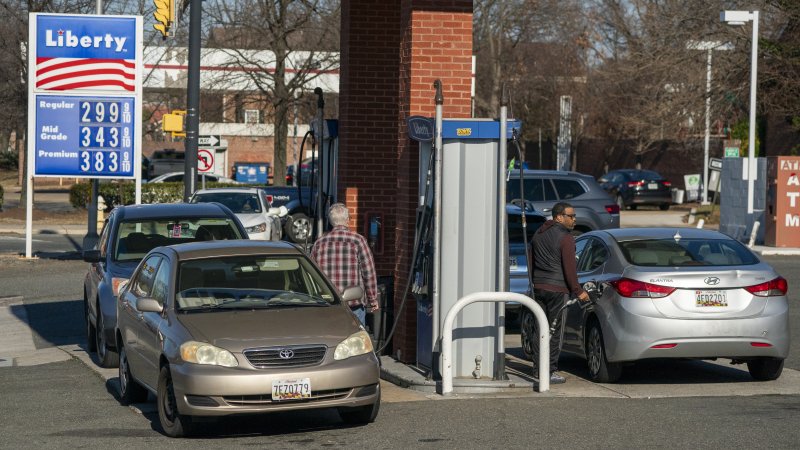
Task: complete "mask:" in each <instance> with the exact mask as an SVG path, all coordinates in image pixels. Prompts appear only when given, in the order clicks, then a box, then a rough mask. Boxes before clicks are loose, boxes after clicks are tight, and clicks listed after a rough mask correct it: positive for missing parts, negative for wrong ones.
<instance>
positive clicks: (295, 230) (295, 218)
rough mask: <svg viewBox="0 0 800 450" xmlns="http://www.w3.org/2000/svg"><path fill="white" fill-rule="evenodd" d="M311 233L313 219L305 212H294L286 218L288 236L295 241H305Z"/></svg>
mask: <svg viewBox="0 0 800 450" xmlns="http://www.w3.org/2000/svg"><path fill="white" fill-rule="evenodd" d="M310 235H311V219H309V218H308V216H307V215H305V214H303V213H296V214H292V215H291V216H289V217H288V218H287V219H286V236H287V237H288V238H289V239H290V240H291V241H292V242H295V243H298V244H300V243H303V242H305V241H306V239H308V237H309V236H310Z"/></svg>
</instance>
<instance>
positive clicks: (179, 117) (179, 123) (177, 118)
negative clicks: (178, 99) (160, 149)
mask: <svg viewBox="0 0 800 450" xmlns="http://www.w3.org/2000/svg"><path fill="white" fill-rule="evenodd" d="M185 116H186V111H185V110H178V109H176V110H173V111H172V113H171V114H164V115H163V116H162V117H161V129H162V130H163V131H164V132H165V133H166V132H169V133H172V137H186V131H185V130H184V126H183V119H184V117H185Z"/></svg>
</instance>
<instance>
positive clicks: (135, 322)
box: [120, 254, 162, 387]
mask: <svg viewBox="0 0 800 450" xmlns="http://www.w3.org/2000/svg"><path fill="white" fill-rule="evenodd" d="M161 259H162V258H161V256H160V255H158V254H155V255H152V256H150V257H148V258H147V259H146V260H145V261H144V262H142V264H141V265H140V266H139V269H138V270H137V271H136V274H135V275H134V277H133V278H132V279H131V282H130V287H129V288H128V289H127V292H126V294H125V299H124V304H123V305H122V309H123V310H124V311H125V312H126V313H127V317H126V319H125V324H124V330H120V331H121V332H123V333H124V335H123V339H124V342H125V344H126V345H127V346H128V348H127V350H128V364H129V365H130V367H131V372H133V375H134V376H135V377H136V378H137V379H139V380H141V381H144V382H146V383H148V384H149V382H148V381H147V375H148V373H149V371H150V370H152V369H151V368H150V365H151V363H150V362H148V361H146V357H147V354H146V351H145V348H146V347H147V344H146V343H145V340H147V339H148V336H147V327H146V325H145V317H144V316H145V313H142V312H141V311H139V310H138V309H136V300H138V299H140V298H147V297H150V296H151V294H152V290H153V282H154V281H155V277H156V271H157V270H158V265H159V263H160V262H161ZM147 314H152V313H147ZM149 385H150V387H153V386H155V385H154V384H149Z"/></svg>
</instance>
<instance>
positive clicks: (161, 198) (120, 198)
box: [69, 181, 241, 211]
mask: <svg viewBox="0 0 800 450" xmlns="http://www.w3.org/2000/svg"><path fill="white" fill-rule="evenodd" d="M206 187H207V188H215V187H241V185H234V184H230V183H206ZM91 192H92V183H78V184H73V185H72V188H70V190H69V202H70V204H71V205H72V206H73V207H75V208H86V206H87V205H88V204H89V195H90V194H91ZM100 195H101V196H103V200H105V202H106V211H111V210H112V209H113V208H114V207H115V206H119V205H132V204H133V203H134V201H135V198H136V186H135V184H134V182H132V181H112V182H106V183H104V182H101V183H100ZM182 200H183V183H142V203H144V204H146V203H179V202H181V201H182Z"/></svg>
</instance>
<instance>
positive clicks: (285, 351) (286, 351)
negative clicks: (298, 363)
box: [278, 348, 294, 359]
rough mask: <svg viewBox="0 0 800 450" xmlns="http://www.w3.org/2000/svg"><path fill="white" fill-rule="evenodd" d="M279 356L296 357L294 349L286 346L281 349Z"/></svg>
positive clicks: (283, 357)
mask: <svg viewBox="0 0 800 450" xmlns="http://www.w3.org/2000/svg"><path fill="white" fill-rule="evenodd" d="M278 356H280V357H281V359H292V358H294V351H292V350H291V349H289V348H284V349H281V351H280V353H278Z"/></svg>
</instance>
